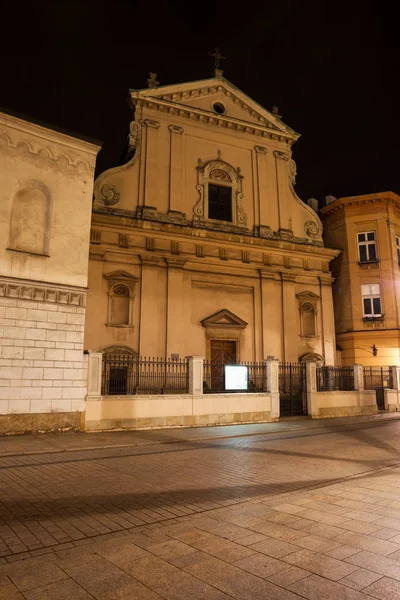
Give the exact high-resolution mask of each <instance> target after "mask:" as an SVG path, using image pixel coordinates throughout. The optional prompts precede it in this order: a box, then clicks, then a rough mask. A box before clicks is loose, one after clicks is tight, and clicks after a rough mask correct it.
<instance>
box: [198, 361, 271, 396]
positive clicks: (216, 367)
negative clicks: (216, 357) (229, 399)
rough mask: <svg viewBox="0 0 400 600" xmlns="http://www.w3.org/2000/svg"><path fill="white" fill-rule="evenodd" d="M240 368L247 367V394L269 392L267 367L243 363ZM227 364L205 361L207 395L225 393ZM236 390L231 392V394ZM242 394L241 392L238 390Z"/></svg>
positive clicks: (256, 363) (261, 363) (254, 363)
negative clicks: (225, 368)
mask: <svg viewBox="0 0 400 600" xmlns="http://www.w3.org/2000/svg"><path fill="white" fill-rule="evenodd" d="M237 364H238V365H240V366H245V367H247V373H248V389H247V392H249V393H251V392H253V393H255V392H266V391H267V366H266V364H265V363H263V362H241V363H237ZM224 367H225V364H223V363H215V362H211V361H204V364H203V392H204V393H205V394H218V393H222V392H224V391H225V370H224ZM231 391H234V390H229V392H231ZM236 391H238V392H240V391H241V390H236Z"/></svg>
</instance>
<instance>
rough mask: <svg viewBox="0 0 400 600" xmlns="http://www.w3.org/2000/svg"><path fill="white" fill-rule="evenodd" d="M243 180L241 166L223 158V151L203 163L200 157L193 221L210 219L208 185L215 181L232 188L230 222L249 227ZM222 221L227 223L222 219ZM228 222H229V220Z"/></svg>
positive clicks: (199, 221) (237, 225) (217, 183)
mask: <svg viewBox="0 0 400 600" xmlns="http://www.w3.org/2000/svg"><path fill="white" fill-rule="evenodd" d="M242 180H243V176H242V174H241V171H240V167H237V168H236V169H235V168H234V167H232V165H230V164H229V163H227V162H225V161H224V160H222V153H221V151H220V150H218V152H217V158H216V159H214V160H210V161H208V162H205V163H203V161H202V160H201V158H199V160H198V163H197V186H196V189H197V192H198V194H199V198H198V200H197V202H196V204H195V205H194V207H193V221H196V222H198V223H201V222H206V221H208V220H209V216H208V186H209V184H212V183H215V184H216V185H223V186H226V187H229V188H231V190H232V221H231V222H229V224H231V225H234V226H236V227H243V228H246V227H247V215H246V213H245V212H244V210H243V206H242V199H243V193H242ZM221 223H226V222H225V221H221ZM227 223H228V222H227Z"/></svg>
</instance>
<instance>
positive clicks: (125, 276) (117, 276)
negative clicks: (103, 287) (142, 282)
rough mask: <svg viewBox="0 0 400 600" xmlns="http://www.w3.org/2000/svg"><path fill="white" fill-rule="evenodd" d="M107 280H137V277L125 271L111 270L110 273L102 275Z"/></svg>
mask: <svg viewBox="0 0 400 600" xmlns="http://www.w3.org/2000/svg"><path fill="white" fill-rule="evenodd" d="M104 277H105V278H106V279H108V281H130V282H132V281H138V278H137V277H135V275H131V273H128V272H127V271H112V272H111V273H106V274H105V275H104Z"/></svg>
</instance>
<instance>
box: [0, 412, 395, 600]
mask: <svg viewBox="0 0 400 600" xmlns="http://www.w3.org/2000/svg"><path fill="white" fill-rule="evenodd" d="M399 433H400V420H399V419H398V418H396V417H388V418H382V417H376V418H353V419H332V420H329V421H328V420H326V421H309V420H299V421H286V422H280V423H271V424H260V425H243V426H232V427H215V428H199V429H187V430H162V431H141V432H121V433H104V434H65V435H58V436H56V435H49V436H24V437H22V436H21V437H9V438H8V437H7V438H0V489H1V495H0V499H1V503H0V517H1V519H0V557H1V558H0V600H22V599H26V600H64V599H67V598H68V599H70V598H71V597H73V598H74V599H75V600H88V599H93V598H95V599H96V600H114V599H115V600H117V599H119V600H122V599H136V598H137V599H139V600H145V599H146V600H147V599H148V600H155V599H157V598H158V599H159V598H165V599H175V598H180V599H185V598H190V599H200V598H204V599H208V598H210V599H224V598H225V599H228V598H237V599H247V598H248V599H258V598H260V599H261V598H271V599H273V600H274V599H278V600H280V599H282V600H290V599H293V600H294V599H295V598H309V599H310V600H311V599H313V600H314V599H315V600H317V599H318V600H320V599H325V598H326V599H332V598H335V599H336V598H338V599H349V600H357V599H359V600H361V599H362V598H371V597H372V598H381V599H389V598H390V599H395V598H399V599H400V493H399V490H400V454H399V451H400V436H399Z"/></svg>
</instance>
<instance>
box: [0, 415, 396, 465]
mask: <svg viewBox="0 0 400 600" xmlns="http://www.w3.org/2000/svg"><path fill="white" fill-rule="evenodd" d="M392 419H400V413H379V414H377V415H368V416H360V417H343V418H335V419H309V418H301V417H300V418H298V417H297V418H287V419H282V420H281V421H279V422H277V423H250V424H246V425H220V426H215V427H212V426H211V427H186V428H185V427H181V428H176V429H151V430H150V429H149V430H140V431H110V432H98V433H52V434H51V433H50V434H38V435H10V436H0V457H1V456H10V455H18V454H34V453H48V452H64V451H75V450H95V449H106V448H118V447H121V448H122V447H129V446H143V445H147V444H168V443H176V442H185V441H190V442H195V441H200V440H208V439H220V438H229V437H240V436H244V435H247V436H248V435H260V434H274V433H278V434H280V433H284V432H291V431H299V430H304V431H308V430H316V429H323V430H324V431H327V429H329V430H332V431H335V430H336V428H338V427H346V428H349V427H350V428H351V427H352V426H353V425H354V424H358V423H380V422H382V421H387V420H392Z"/></svg>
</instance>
